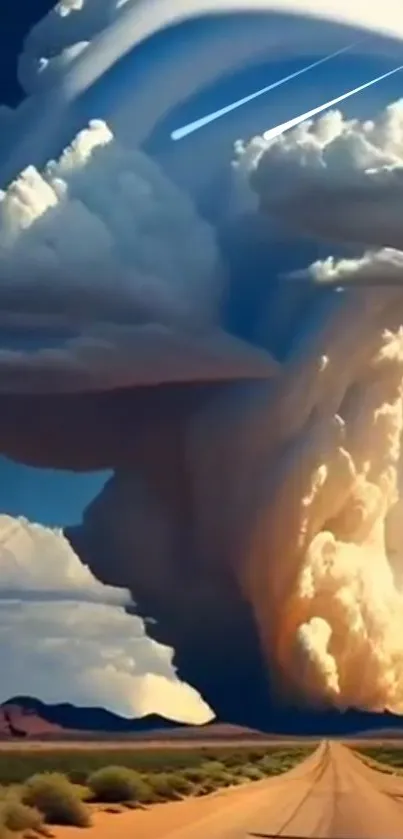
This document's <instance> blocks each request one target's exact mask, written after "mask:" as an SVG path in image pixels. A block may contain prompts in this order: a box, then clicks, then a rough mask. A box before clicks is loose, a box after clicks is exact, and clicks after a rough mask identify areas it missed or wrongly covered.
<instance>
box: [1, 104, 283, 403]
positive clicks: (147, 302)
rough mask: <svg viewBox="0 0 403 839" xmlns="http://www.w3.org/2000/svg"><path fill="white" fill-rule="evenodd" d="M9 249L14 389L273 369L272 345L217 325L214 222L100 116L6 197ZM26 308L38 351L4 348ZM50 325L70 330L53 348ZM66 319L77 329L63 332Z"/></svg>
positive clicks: (4, 372) (8, 368)
mask: <svg viewBox="0 0 403 839" xmlns="http://www.w3.org/2000/svg"><path fill="white" fill-rule="evenodd" d="M111 196H113V200H111ZM0 255H1V266H0V301H1V303H2V310H3V313H2V316H1V318H0V388H2V389H4V390H11V391H15V390H17V391H20V390H24V391H30V390H42V391H44V390H52V389H53V390H54V389H56V390H59V391H74V390H84V389H88V390H91V389H102V388H103V389H105V388H110V387H127V386H128V385H134V384H157V383H160V382H161V381H186V380H189V379H192V380H195V379H199V380H209V379H225V378H230V379H231V378H234V377H242V376H246V377H248V376H252V377H253V376H257V377H261V376H262V377H265V376H271V375H272V374H273V372H275V369H276V367H275V364H274V362H273V361H272V360H271V358H270V356H268V355H267V354H266V353H264V352H259V351H256V350H253V349H252V348H250V347H248V346H247V345H245V344H243V343H242V342H241V341H237V340H236V339H235V338H233V337H231V336H229V335H227V334H226V333H224V332H223V331H222V330H221V329H220V328H219V326H218V323H217V321H218V313H219V304H220V300H221V296H222V292H223V289H224V279H223V278H224V272H223V269H222V266H221V264H220V256H219V252H218V249H217V245H216V242H215V237H214V233H213V231H212V229H211V228H210V227H209V225H208V224H207V222H204V221H203V220H202V219H201V218H200V217H199V216H198V215H197V213H196V210H195V208H194V207H193V205H192V202H191V200H190V198H188V197H187V196H186V195H185V194H182V193H181V192H180V191H179V190H178V189H177V188H176V187H175V186H174V185H173V184H172V183H171V182H170V181H168V179H167V178H166V177H165V176H164V175H163V173H162V172H161V171H160V170H159V169H158V167H157V165H156V164H154V163H153V162H152V161H151V160H150V159H149V158H147V157H146V156H145V155H144V154H143V153H142V152H140V151H136V150H132V149H128V148H126V147H124V146H122V145H121V144H120V143H119V142H118V141H117V140H116V139H114V138H113V136H112V134H111V132H110V131H109V129H108V127H107V126H106V125H105V123H103V122H101V121H93V122H91V124H90V126H89V128H88V129H85V130H83V131H81V132H80V133H79V134H78V136H77V137H76V138H75V140H74V141H73V142H72V143H71V145H70V146H69V147H68V148H66V149H65V151H64V152H63V154H62V155H61V157H60V159H59V160H58V161H51V162H50V163H48V165H47V166H46V168H45V169H44V171H43V173H42V174H40V173H39V172H38V171H37V170H36V169H35V168H34V167H32V166H31V167H29V168H28V169H27V170H25V171H24V172H22V173H21V175H20V176H19V178H17V179H16V181H14V182H13V183H12V184H11V185H10V186H9V188H8V190H7V191H5V192H3V193H2V194H1V195H0ZM24 318H25V323H26V324H27V323H29V322H30V323H31V327H32V328H33V329H34V331H35V332H36V335H37V337H38V341H37V348H36V350H35V351H34V352H32V351H30V352H29V353H27V352H26V351H24V347H23V344H22V347H21V349H20V350H18V349H17V350H16V349H14V348H13V349H9V348H8V347H7V345H6V346H3V347H1V344H2V333H1V325H2V324H3V325H4V326H7V325H8V326H9V325H10V323H12V322H14V324H15V323H16V324H17V325H18V329H19V332H20V334H21V330H22V324H23V323H24ZM13 319H14V320H13ZM46 328H47V329H49V330H50V331H52V332H53V333H54V332H55V330H56V331H57V329H60V332H61V339H60V343H59V346H56V347H55V346H52V347H51V348H48V347H47V346H46ZM63 328H64V329H65V330H66V329H67V330H68V331H70V332H72V333H73V337H71V338H70V337H69V339H66V340H63ZM41 334H42V335H43V339H44V346H43V347H41V346H40V336H41ZM53 343H54V342H53Z"/></svg>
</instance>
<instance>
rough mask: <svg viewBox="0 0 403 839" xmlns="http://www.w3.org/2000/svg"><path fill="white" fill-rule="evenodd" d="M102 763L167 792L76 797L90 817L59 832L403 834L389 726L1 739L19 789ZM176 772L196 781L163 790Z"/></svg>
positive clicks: (219, 837) (85, 837)
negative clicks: (173, 737)
mask: <svg viewBox="0 0 403 839" xmlns="http://www.w3.org/2000/svg"><path fill="white" fill-rule="evenodd" d="M106 766H109V767H111V766H112V767H125V768H126V770H127V771H129V773H130V772H131V771H134V773H135V774H137V776H140V775H141V777H142V778H144V779H145V780H146V782H147V783H150V784H151V786H152V785H153V783H154V782H156V781H157V780H158V784H157V785H156V786H155V787H154V788H153V790H154V792H156V791H158V792H161V780H162V782H163V788H164V790H165V791H164V796H165V798H164V801H160V800H159V798H158V795H157V796H156V798H154V799H152V800H151V799H145V800H144V801H142V800H141V799H140V798H138V800H137V801H134V800H133V801H131V802H129V801H127V803H125V802H124V799H123V798H122V799H121V800H120V799H118V798H117V799H116V800H115V802H114V803H113V804H112V803H111V801H112V799H111V800H108V799H107V798H102V796H101V798H98V799H95V798H94V797H92V798H91V796H90V797H82V798H81V804H80V806H82V807H83V808H85V810H86V812H88V813H89V820H90V824H89V825H88V826H73V825H70V824H68V825H61V824H56V825H55V824H53V823H51V828H50V829H51V833H52V836H54V837H55V839H127V837H131V836H133V837H135V839H247V837H248V839H250V837H252V836H253V837H270V839H274V837H277V836H283V837H298V839H313V837H320V839H384V837H385V835H386V833H387V835H388V839H403V739H401V740H400V739H397V738H396V737H394V738H393V739H392V738H391V737H390V736H388V732H384V733H383V736H382V737H379V738H378V739H377V738H375V737H365V738H358V737H354V738H351V739H350V740H349V741H343V742H341V741H337V740H323V741H317V740H309V741H307V740H303V739H302V738H301V739H300V740H295V739H294V740H281V738H267V740H265V741H264V742H259V743H257V742H256V741H252V742H247V741H245V742H244V743H239V741H234V742H228V740H227V741H225V742H221V743H217V741H214V742H213V743H211V742H209V741H205V742H202V743H197V744H195V742H194V741H189V742H186V741H181V742H175V743H173V742H168V743H166V742H164V741H155V742H144V741H143V742H142V741H141V740H139V741H134V742H133V741H116V740H115V741H109V742H105V741H104V740H98V741H93V742H88V741H84V742H80V741H79V740H77V741H74V742H65V741H63V740H62V741H59V742H56V741H55V742H52V743H46V742H30V743H27V742H24V741H17V742H13V743H9V744H6V743H3V744H2V748H1V750H0V784H1V788H2V789H3V790H7V789H13V788H15V790H18V791H21V790H23V789H24V784H25V785H28V786H29V783H30V780H29V779H30V778H32V776H34V777H38V774H37V773H39V774H40V776H41V777H44V773H45V776H46V774H47V773H49V772H56V773H61V774H59V778H60V777H62V778H64V779H65V782H66V783H67V784H68V785H70V787H71V789H74V791H75V794H78V793H80V795H81V794H82V791H83V790H86V792H87V793H88V791H89V790H91V789H92V792H93V791H94V788H93V786H92V787H91V777H92V776H93V775H94V774H95V775H96V773H97V771H99V769H101V770H102V768H104V767H106ZM192 771H193V775H194V777H192V775H191V774H190V773H191V772H192ZM178 778H179V780H181V779H182V782H183V780H184V779H187V781H188V782H189V779H190V778H192V783H193V786H192V788H190V787H189V788H188V789H187V790H186V792H185V793H184V792H183V790H182V791H181V793H180V794H176V795H175V792H177V791H178V789H180V787H178V788H177V789H175V790H174V787H172V788H171V790H170V791H169V790H168V792H166V789H168V787H169V783H171V781H172V779H173V780H174V781H175V782H176V783H177V782H178ZM170 779H171V780H170ZM195 779H196V780H197V783H196V781H195ZM205 782H207V784H205ZM167 784H168V787H167ZM204 787H205V788H204ZM150 788H151V787H150ZM172 792H174V794H173V795H171V794H170V793H172ZM172 799H174V800H172ZM0 810H1V801H0ZM0 827H1V824H0ZM25 835H27V834H25V833H24V832H20V833H16V832H12V833H11V834H8V833H7V839H13V837H15V839H19V837H23V836H25ZM28 835H29V836H30V839H33V837H34V836H36V835H38V836H39V835H40V834H35V833H32V831H31V832H29V834H28ZM0 836H1V839H2V836H3V834H2V833H1V830H0Z"/></svg>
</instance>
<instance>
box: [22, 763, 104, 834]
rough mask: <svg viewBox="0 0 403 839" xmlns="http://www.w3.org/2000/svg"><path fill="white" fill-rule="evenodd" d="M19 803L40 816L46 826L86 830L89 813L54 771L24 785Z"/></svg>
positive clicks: (70, 786) (72, 788)
mask: <svg viewBox="0 0 403 839" xmlns="http://www.w3.org/2000/svg"><path fill="white" fill-rule="evenodd" d="M21 797H22V800H23V802H24V804H28V805H29V806H30V807H36V808H37V809H38V810H39V811H40V812H41V813H43V816H44V819H45V821H47V822H48V824H64V825H66V824H67V825H74V826H75V827H88V826H89V824H90V823H91V820H90V815H89V811H88V809H87V807H86V805H85V804H84V802H83V801H82V800H81V798H80V795H79V794H77V792H76V790H75V788H74V786H73V785H72V784H71V783H70V781H69V780H68V779H67V778H66V777H65V776H64V775H60V774H59V773H57V772H47V773H46V772H45V773H43V774H38V775H33V776H32V778H29V779H28V781H26V783H25V784H24V786H23V789H22V796H21Z"/></svg>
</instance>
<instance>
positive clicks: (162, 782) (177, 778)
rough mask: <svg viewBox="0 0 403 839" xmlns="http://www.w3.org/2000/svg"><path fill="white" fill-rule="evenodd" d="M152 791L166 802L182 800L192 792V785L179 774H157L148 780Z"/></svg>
mask: <svg viewBox="0 0 403 839" xmlns="http://www.w3.org/2000/svg"><path fill="white" fill-rule="evenodd" d="M148 781H149V784H150V786H151V789H152V790H153V792H154V793H155V795H156V796H157V798H159V799H163V800H165V801H169V800H174V799H177V798H181V796H183V795H187V794H189V793H190V792H191V791H192V784H191V783H190V781H189V780H187V778H185V777H183V775H181V774H179V773H178V772H155V773H153V774H152V775H150V776H149V778H148Z"/></svg>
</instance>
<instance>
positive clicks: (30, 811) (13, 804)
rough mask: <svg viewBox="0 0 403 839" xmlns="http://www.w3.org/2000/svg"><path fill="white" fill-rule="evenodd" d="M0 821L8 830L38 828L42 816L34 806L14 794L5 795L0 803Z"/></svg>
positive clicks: (17, 830) (40, 824)
mask: <svg viewBox="0 0 403 839" xmlns="http://www.w3.org/2000/svg"><path fill="white" fill-rule="evenodd" d="M0 822H1V823H2V824H4V826H5V827H7V828H8V829H9V830H13V831H15V832H19V831H22V830H28V829H31V830H40V828H41V826H42V823H43V817H42V814H41V813H40V812H39V810H37V809H36V807H30V806H28V804H24V803H23V802H22V801H20V800H19V798H17V796H16V795H13V794H11V795H9V796H7V797H5V798H4V799H3V800H2V802H1V804H0Z"/></svg>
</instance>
